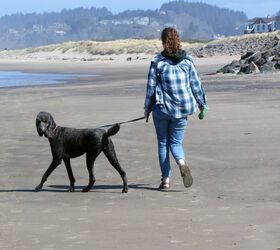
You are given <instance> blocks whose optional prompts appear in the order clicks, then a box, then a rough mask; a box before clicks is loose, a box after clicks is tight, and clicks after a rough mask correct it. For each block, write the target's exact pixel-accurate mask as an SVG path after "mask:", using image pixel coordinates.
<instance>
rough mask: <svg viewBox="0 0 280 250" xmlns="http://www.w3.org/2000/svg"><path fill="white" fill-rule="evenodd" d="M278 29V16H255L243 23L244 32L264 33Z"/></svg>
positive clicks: (279, 18) (279, 27) (279, 20)
mask: <svg viewBox="0 0 280 250" xmlns="http://www.w3.org/2000/svg"><path fill="white" fill-rule="evenodd" d="M275 30H280V16H274V17H271V16H270V15H268V16H267V17H255V18H253V19H250V20H248V22H247V23H246V24H245V30H244V34H252V33H264V32H272V31H275Z"/></svg>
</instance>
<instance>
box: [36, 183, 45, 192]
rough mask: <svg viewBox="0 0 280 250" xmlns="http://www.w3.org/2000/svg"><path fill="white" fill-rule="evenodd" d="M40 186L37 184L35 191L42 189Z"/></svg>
mask: <svg viewBox="0 0 280 250" xmlns="http://www.w3.org/2000/svg"><path fill="white" fill-rule="evenodd" d="M42 187H43V186H42V185H41V184H39V185H38V186H37V187H35V191H40V190H41V189H42Z"/></svg>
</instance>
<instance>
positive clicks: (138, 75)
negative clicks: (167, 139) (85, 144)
mask: <svg viewBox="0 0 280 250" xmlns="http://www.w3.org/2000/svg"><path fill="white" fill-rule="evenodd" d="M232 59H233V58H232V57H215V58H201V59H196V60H195V61H196V64H197V67H198V69H199V71H200V73H201V77H202V80H203V82H204V83H205V89H206V92H207V96H208V104H209V106H210V111H209V112H208V113H207V114H206V118H205V120H203V121H200V120H199V119H198V118H197V115H194V116H192V117H190V119H189V125H188V130H187V133H186V135H185V140H184V148H185V150H186V154H187V159H188V160H189V164H190V166H191V169H192V173H193V176H194V184H193V186H192V187H191V188H189V189H185V188H184V187H183V184H182V181H181V177H180V173H179V170H178V169H177V167H176V165H175V163H174V161H173V168H172V170H173V172H172V179H171V181H172V190H171V191H170V192H159V191H158V190H157V187H158V185H159V182H160V169H159V166H158V160H157V146H156V137H155V131H154V128H153V124H152V122H151V121H150V122H149V123H148V124H146V123H145V122H144V121H140V122H136V123H134V124H127V125H123V126H122V127H121V130H120V132H119V133H118V134H117V135H116V136H114V137H113V138H112V139H113V141H114V144H115V148H116V151H117V154H118V158H119V160H120V163H121V165H122V166H123V168H124V169H125V170H126V172H127V176H128V180H129V193H128V194H122V193H121V179H120V177H119V176H118V174H117V173H116V171H115V170H114V169H113V168H112V167H111V166H110V164H109V163H108V162H107V160H106V159H105V157H104V156H103V155H100V157H99V158H98V159H97V161H96V164H95V173H96V177H97V181H96V185H95V187H94V188H93V189H92V190H91V192H89V193H81V192H79V191H81V189H82V187H83V186H85V185H86V184H87V182H88V174H87V170H86V167H85V159H84V157H80V158H77V159H75V160H73V161H72V166H73V172H74V175H75V177H76V191H77V192H75V193H67V192H66V190H67V188H68V185H69V181H68V177H67V173H66V169H65V167H64V166H63V165H61V166H60V167H58V168H57V169H56V170H55V172H54V173H53V174H52V175H51V176H50V177H49V180H48V181H47V182H46V184H45V186H44V190H43V191H41V192H34V187H35V186H36V185H37V184H38V183H39V181H40V179H41V176H42V174H43V173H44V171H45V170H46V168H47V167H48V165H49V163H50V161H51V153H50V148H49V145H48V141H47V140H46V139H45V138H41V137H38V135H37V132H36V129H35V117H36V115H37V113H38V112H39V111H49V112H51V113H52V114H53V116H54V118H55V120H56V122H57V124H58V125H61V126H70V127H77V128H84V127H95V126H98V125H103V124H107V123H114V122H118V121H123V120H129V119H132V118H136V117H139V116H142V113H143V102H144V96H145V88H146V78H147V72H148V67H149V61H147V60H146V61H132V62H122V63H118V62H116V61H112V62H68V61H63V62H43V61H42V62H39V61H33V62H32V61H13V60H10V61H7V60H5V61H3V60H1V61H0V70H23V71H26V72H61V73H67V72H68V73H91V74H101V75H102V76H100V77H98V78H92V77H88V78H82V79H76V80H72V81H71V83H68V84H60V85H55V86H54V85H52V86H37V87H22V88H0V95H1V99H0V105H1V109H0V117H1V119H0V128H1V137H0V169H1V174H0V200H1V202H0V222H1V223H0V249H120V250H123V249H128V250H131V249H132V250H133V249H141V250H142V249H153V250H154V249H179V250H180V249H213V250H216V249H228V250H231V249H244V250H245V249H246V250H247V249H254V250H255V249H260V250H263V249H275V250H276V249H277V248H280V240H279V239H280V220H279V213H280V198H279V197H280V196H279V190H280V182H279V177H280V169H279V160H280V157H279V138H280V131H279V124H280V117H279V108H280V101H279V100H280V85H279V76H280V75H279V73H274V74H265V75H264V74H263V75H261V74H260V75H250V76H233V75H211V74H210V73H212V72H215V70H217V69H218V68H220V67H221V66H223V65H225V64H226V63H229V62H231V61H232ZM209 74H210V75H209Z"/></svg>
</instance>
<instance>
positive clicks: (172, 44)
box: [161, 28, 181, 54]
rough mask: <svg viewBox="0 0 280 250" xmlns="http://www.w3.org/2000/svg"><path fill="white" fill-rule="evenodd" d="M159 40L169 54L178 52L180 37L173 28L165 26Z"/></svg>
mask: <svg viewBox="0 0 280 250" xmlns="http://www.w3.org/2000/svg"><path fill="white" fill-rule="evenodd" d="M161 41H162V43H163V44H164V49H165V50H166V51H167V53H169V54H175V53H178V52H179V51H180V49H181V44H180V37H179V34H178V32H177V31H176V29H174V28H165V29H164V30H163V31H162V32H161Z"/></svg>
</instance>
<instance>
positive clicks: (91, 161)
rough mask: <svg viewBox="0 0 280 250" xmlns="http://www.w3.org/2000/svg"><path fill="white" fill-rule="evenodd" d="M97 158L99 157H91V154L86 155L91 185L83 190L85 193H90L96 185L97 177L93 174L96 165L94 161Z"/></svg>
mask: <svg viewBox="0 0 280 250" xmlns="http://www.w3.org/2000/svg"><path fill="white" fill-rule="evenodd" d="M96 157H97V156H94V155H91V154H89V153H87V154H86V158H87V169H88V174H89V183H88V185H87V187H86V188H84V189H83V192H88V191H89V190H90V189H91V188H92V186H93V185H94V183H95V176H94V173H93V165H94V161H95V159H96Z"/></svg>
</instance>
